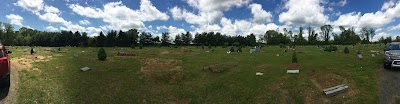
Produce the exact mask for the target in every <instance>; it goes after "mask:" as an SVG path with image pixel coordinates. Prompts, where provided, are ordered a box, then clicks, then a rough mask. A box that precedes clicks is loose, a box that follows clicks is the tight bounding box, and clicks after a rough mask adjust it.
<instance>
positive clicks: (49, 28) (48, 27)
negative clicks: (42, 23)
mask: <svg viewBox="0 0 400 104" xmlns="http://www.w3.org/2000/svg"><path fill="white" fill-rule="evenodd" d="M46 29H47V30H49V31H58V28H55V27H53V26H47V27H46Z"/></svg>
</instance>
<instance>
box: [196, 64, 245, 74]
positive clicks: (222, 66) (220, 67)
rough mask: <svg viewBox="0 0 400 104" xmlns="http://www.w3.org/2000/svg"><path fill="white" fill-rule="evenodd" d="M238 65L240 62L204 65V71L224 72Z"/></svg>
mask: <svg viewBox="0 0 400 104" xmlns="http://www.w3.org/2000/svg"><path fill="white" fill-rule="evenodd" d="M238 65H239V63H237V62H230V63H223V64H215V65H210V66H205V67H203V71H206V72H210V73H223V72H226V71H229V70H231V69H233V68H235V67H236V66H238Z"/></svg>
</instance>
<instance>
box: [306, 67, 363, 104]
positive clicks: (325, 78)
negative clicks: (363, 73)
mask: <svg viewBox="0 0 400 104" xmlns="http://www.w3.org/2000/svg"><path fill="white" fill-rule="evenodd" d="M310 80H311V82H312V83H313V84H314V85H315V86H316V87H317V88H318V89H317V91H318V92H319V93H315V94H319V95H315V96H316V97H317V98H316V100H320V101H323V102H325V103H329V102H331V101H333V100H342V101H343V102H346V103H352V101H353V100H352V97H353V96H355V95H357V94H358V92H359V90H357V86H356V84H355V82H354V81H353V80H349V79H346V78H343V77H341V76H339V75H337V74H334V73H316V74H314V75H312V76H311V77H310ZM340 84H346V85H348V86H349V88H348V90H347V91H346V92H344V93H341V94H338V95H336V96H334V97H327V96H325V94H324V93H323V92H322V90H323V89H326V88H330V87H334V86H337V85H340ZM314 91H315V90H314ZM353 103H354V102H353Z"/></svg>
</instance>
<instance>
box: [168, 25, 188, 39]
mask: <svg viewBox="0 0 400 104" xmlns="http://www.w3.org/2000/svg"><path fill="white" fill-rule="evenodd" d="M168 32H169V34H170V37H175V36H176V35H179V34H181V33H186V31H185V29H181V28H177V27H174V26H169V27H168Z"/></svg>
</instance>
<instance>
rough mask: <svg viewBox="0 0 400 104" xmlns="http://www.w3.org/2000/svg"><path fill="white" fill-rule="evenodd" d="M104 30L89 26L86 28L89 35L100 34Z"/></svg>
mask: <svg viewBox="0 0 400 104" xmlns="http://www.w3.org/2000/svg"><path fill="white" fill-rule="evenodd" d="M101 31H102V30H101V29H100V28H95V27H88V28H86V32H88V34H89V36H98V35H99V33H100V32H101Z"/></svg>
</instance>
